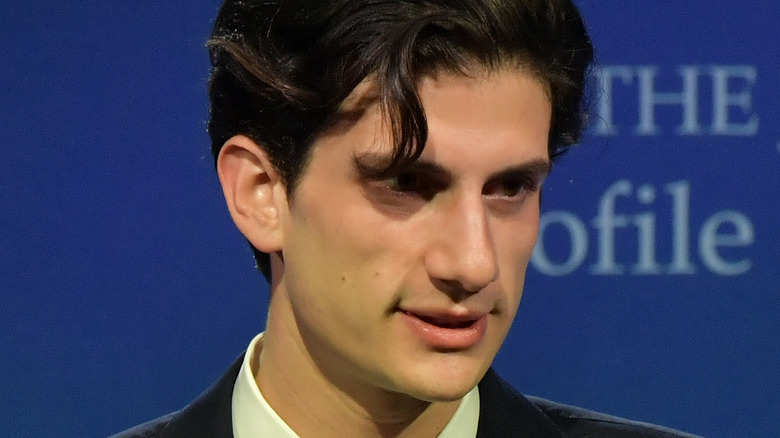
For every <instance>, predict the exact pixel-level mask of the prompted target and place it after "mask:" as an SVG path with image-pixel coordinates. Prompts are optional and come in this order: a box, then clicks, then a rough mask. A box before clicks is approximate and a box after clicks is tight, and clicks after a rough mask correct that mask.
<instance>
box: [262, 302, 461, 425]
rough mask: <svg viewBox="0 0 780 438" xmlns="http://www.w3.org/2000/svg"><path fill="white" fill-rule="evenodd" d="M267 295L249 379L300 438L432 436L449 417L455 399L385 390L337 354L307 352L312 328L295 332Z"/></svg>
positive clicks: (458, 402)
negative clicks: (425, 397)
mask: <svg viewBox="0 0 780 438" xmlns="http://www.w3.org/2000/svg"><path fill="white" fill-rule="evenodd" d="M274 298H280V297H279V296H278V295H277V296H276V297H274ZM271 301H272V302H271V306H270V308H269V313H268V323H267V327H266V333H265V336H264V338H263V348H262V350H261V353H260V354H259V356H258V357H256V358H253V362H254V364H255V366H253V369H254V371H255V380H256V381H257V384H258V387H259V388H260V390H261V392H262V393H263V396H264V397H265V399H266V400H267V401H268V404H269V405H270V406H271V407H272V408H273V409H274V410H275V411H276V412H277V414H279V416H280V417H281V418H282V419H283V420H284V421H285V422H286V423H287V424H288V425H289V426H290V427H291V428H292V429H293V430H294V431H295V432H296V433H297V434H298V435H299V436H301V437H302V438H308V437H323V438H329V437H334V438H343V437H345V436H360V437H367V438H390V437H397V438H405V437H436V436H437V435H438V434H439V432H441V430H442V429H443V428H444V427H445V426H446V425H447V423H448V422H449V420H450V419H451V418H452V415H453V414H454V413H455V411H456V409H457V407H458V405H459V404H460V400H456V401H450V402H429V401H424V400H419V399H416V398H414V397H411V396H409V395H407V394H401V393H398V392H393V391H389V390H386V389H383V388H380V387H377V386H376V385H372V384H371V383H369V382H368V381H366V380H367V379H361V378H356V377H355V376H359V375H360V374H359V373H357V372H355V370H351V369H349V368H348V367H346V366H344V364H343V363H336V362H338V359H333V358H332V357H330V358H329V357H327V356H328V355H327V354H326V355H317V354H316V353H314V354H312V352H311V351H310V350H309V348H307V342H306V338H307V336H315V335H316V334H306V333H301V332H300V331H299V327H297V326H295V325H294V324H289V322H287V321H290V319H288V316H289V315H287V316H284V317H282V316H283V315H281V314H283V313H284V312H285V310H286V309H285V308H284V307H283V306H279V305H278V304H279V303H278V301H279V300H276V301H277V303H274V301H275V300H274V299H272V300H271ZM274 304H277V305H274ZM322 356H325V357H322ZM334 419H338V420H337V421H334Z"/></svg>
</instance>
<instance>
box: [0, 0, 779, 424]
mask: <svg viewBox="0 0 780 438" xmlns="http://www.w3.org/2000/svg"><path fill="white" fill-rule="evenodd" d="M218 3H219V2H218V1H216V0H212V1H208V2H190V1H180V0H171V1H167V2H140V3H139V2H119V1H101V2H96V1H85V0H73V1H70V2H51V1H39V0H30V1H27V2H4V3H3V4H2V5H0V38H1V39H2V41H3V44H2V53H3V56H2V62H0V71H2V74H1V75H0V78H2V79H1V80H2V85H1V86H0V102H1V103H2V104H0V141H2V147H0V296H1V297H2V305H0V326H1V327H2V328H3V332H4V333H6V335H5V336H3V337H1V338H0V355H2V356H1V357H2V358H1V359H0V424H3V425H4V426H3V430H4V432H3V435H4V436H9V437H25V436H30V437H33V436H34V437H86V436H106V435H109V434H111V433H114V432H117V431H119V430H121V429H124V428H127V427H129V426H131V425H134V424H136V423H139V422H142V421H145V420H148V419H151V418H153V417H156V416H159V415H162V414H164V413H167V412H169V411H172V410H176V409H179V408H181V407H182V406H184V405H185V404H186V403H188V402H189V401H191V400H192V399H193V398H194V397H196V396H197V395H198V394H199V393H200V392H201V391H202V390H204V389H205V388H206V387H207V386H208V385H210V384H211V382H212V381H214V380H215V379H216V378H217V377H218V376H220V375H221V374H222V372H223V371H224V369H225V368H226V367H227V366H228V365H229V364H230V363H231V361H232V360H233V359H234V358H235V357H236V356H238V355H239V354H240V353H241V352H242V351H243V349H244V348H245V346H246V344H247V343H248V342H249V340H250V339H251V338H252V337H253V336H254V334H256V333H257V332H259V331H261V330H262V328H263V324H264V319H265V311H266V302H267V299H268V295H267V286H266V284H265V282H264V280H263V279H262V276H261V275H260V274H259V273H257V272H256V271H255V270H254V269H253V262H252V258H251V254H250V251H249V249H248V247H247V246H246V244H245V243H244V241H243V239H242V237H241V236H240V234H239V233H238V232H237V231H236V229H235V227H234V226H233V224H232V222H231V220H230V217H229V215H228V213H227V211H226V208H225V207H224V203H223V200H222V198H221V196H222V195H221V191H220V189H219V186H218V182H217V179H216V177H215V175H214V172H213V164H212V159H211V156H210V153H209V149H208V147H209V144H208V137H207V134H206V128H205V122H206V119H207V117H208V106H207V97H206V81H207V76H208V59H207V54H206V50H205V49H204V43H205V41H206V38H207V36H208V33H209V30H210V27H211V24H212V23H213V19H214V17H215V15H216V12H217V9H218V7H219V4H218ZM578 4H579V5H580V7H581V9H582V12H583V14H584V16H585V18H586V21H587V23H588V26H589V29H590V32H591V34H592V38H593V40H594V44H595V46H596V48H597V51H598V66H599V67H598V70H597V73H598V79H597V80H596V81H594V87H593V88H594V90H596V91H598V93H599V94H600V96H601V99H600V100H598V101H596V100H594V101H593V102H592V107H591V111H592V114H593V119H592V121H593V124H592V126H591V128H590V130H589V132H588V135H587V136H586V139H585V140H584V141H583V143H582V144H581V145H580V146H578V147H577V148H576V149H575V150H574V151H572V152H571V153H570V154H569V155H567V156H566V157H564V158H563V159H562V160H561V161H560V162H559V163H558V165H557V166H556V169H555V171H554V172H553V174H552V176H551V177H550V178H549V179H548V181H547V183H546V188H545V204H544V206H543V217H542V230H541V235H540V245H538V247H537V251H536V252H535V254H534V258H533V261H532V264H531V267H530V268H529V274H528V280H527V286H526V290H525V295H524V297H523V302H522V303H521V305H520V311H519V314H518V318H517V320H516V322H515V326H514V328H513V331H512V332H511V334H510V336H509V338H508V340H507V342H506V344H505V345H504V348H503V349H502V351H501V353H500V354H499V357H498V358H497V360H496V367H497V368H498V370H499V372H500V373H501V374H502V375H504V376H505V377H506V378H507V379H508V380H510V381H511V382H512V383H513V384H514V385H515V386H516V387H517V388H518V389H520V390H521V391H522V392H524V393H526V394H533V395H538V396H542V397H546V398H551V399H554V400H557V401H560V402H565V403H570V404H575V405H580V406H584V407H587V408H591V409H596V410H601V411H605V412H608V413H611V414H614V415H619V416H624V417H629V418H633V419H638V420H643V421H649V422H654V423H661V424H665V425H668V426H672V427H675V428H679V429H684V430H687V431H690V432H693V433H697V434H701V435H705V436H708V437H723V438H727V437H736V436H739V437H742V436H751V437H769V436H776V433H777V432H776V431H777V429H778V426H780V421H779V420H778V412H780V373H778V368H777V363H778V359H780V340H779V339H778V333H780V294H778V288H779V287H780V286H778V284H780V270H779V269H778V267H777V263H778V262H777V260H778V255H780V254H779V252H780V237H779V236H780V233H778V229H780V215H779V214H778V212H777V210H778V208H780V206H779V205H778V201H780V194H778V190H779V189H780V123H778V121H779V119H780V117H778V114H780V107H779V106H778V102H780V91H779V90H780V60H779V59H778V57H780V50H778V45H777V41H780V31H779V30H778V27H777V19H778V17H780V3H777V2H773V1H770V0H763V1H760V0H759V1H750V2H735V1H727V0H709V1H704V0H689V1H686V2H648V1H626V2H603V1H596V0H581V1H579V2H578Z"/></svg>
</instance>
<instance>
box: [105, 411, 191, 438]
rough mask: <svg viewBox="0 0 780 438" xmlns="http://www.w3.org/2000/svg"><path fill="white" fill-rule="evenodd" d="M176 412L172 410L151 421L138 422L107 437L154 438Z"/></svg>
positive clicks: (174, 416)
mask: <svg viewBox="0 0 780 438" xmlns="http://www.w3.org/2000/svg"><path fill="white" fill-rule="evenodd" d="M177 414H178V412H172V413H170V414H168V415H164V416H162V417H160V418H157V419H155V420H152V421H148V422H146V423H143V424H139V425H138V426H135V427H134V428H132V429H128V430H125V431H124V432H120V433H118V434H116V435H112V436H110V437H109V438H155V437H158V436H160V434H161V433H162V431H163V430H165V428H166V427H167V426H168V424H170V422H171V421H172V420H173V419H174V418H176V415H177Z"/></svg>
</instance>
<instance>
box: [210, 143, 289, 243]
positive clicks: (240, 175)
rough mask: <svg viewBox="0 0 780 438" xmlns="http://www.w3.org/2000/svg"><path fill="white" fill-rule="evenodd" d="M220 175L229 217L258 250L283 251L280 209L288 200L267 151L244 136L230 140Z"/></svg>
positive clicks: (221, 157) (220, 162)
mask: <svg viewBox="0 0 780 438" xmlns="http://www.w3.org/2000/svg"><path fill="white" fill-rule="evenodd" d="M217 174H218V176H219V181H220V184H221V185H222V192H223V193H224V195H225V202H226V203H227V207H228V210H229V211H230V216H231V217H232V218H233V222H235V224H236V226H237V227H238V229H239V230H240V231H241V233H242V234H243V235H244V236H245V237H246V238H247V240H249V242H250V243H251V244H252V245H253V246H254V247H255V248H257V249H258V250H260V251H263V252H265V253H274V252H277V251H281V249H282V241H283V233H282V224H281V215H280V213H281V212H280V209H283V208H286V205H287V199H286V194H285V191H284V185H283V184H282V182H281V180H280V178H279V175H278V174H277V172H276V169H274V167H273V165H272V164H271V162H270V160H269V159H268V156H267V154H266V153H265V151H264V150H263V149H262V148H261V147H260V146H259V145H258V144H257V143H255V142H254V141H252V140H251V139H250V138H248V137H246V136H244V135H236V136H234V137H231V138H230V139H229V140H228V141H226V142H225V144H224V145H223V146H222V149H221V150H220V152H219V156H218V157H217Z"/></svg>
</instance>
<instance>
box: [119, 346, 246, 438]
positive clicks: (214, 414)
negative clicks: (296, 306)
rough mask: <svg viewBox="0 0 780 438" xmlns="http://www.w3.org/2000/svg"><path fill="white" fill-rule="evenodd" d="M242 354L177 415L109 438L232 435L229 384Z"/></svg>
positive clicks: (217, 436) (207, 437) (185, 437)
mask: <svg viewBox="0 0 780 438" xmlns="http://www.w3.org/2000/svg"><path fill="white" fill-rule="evenodd" d="M242 360H243V355H241V356H240V357H239V358H238V359H236V360H235V362H233V365H231V367H230V368H229V369H228V371H227V372H226V373H225V374H224V375H223V376H222V377H221V378H220V379H219V380H218V381H217V382H216V383H214V384H213V385H212V386H211V387H210V388H209V389H207V390H206V391H205V392H204V393H202V394H201V395H200V396H199V397H198V398H197V399H196V400H195V401H193V402H192V403H190V404H189V405H188V406H187V407H185V408H184V409H182V410H181V411H178V412H173V413H170V414H168V415H165V416H162V417H160V418H157V419H156V420H152V421H149V422H147V423H144V424H141V425H138V426H135V427H134V428H132V429H128V430H126V431H124V432H120V433H119V434H117V435H114V436H112V437H111V438H221V437H232V436H233V416H232V411H233V409H232V400H233V385H234V383H235V381H236V376H237V375H238V371H239V369H240V368H241V363H242Z"/></svg>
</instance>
